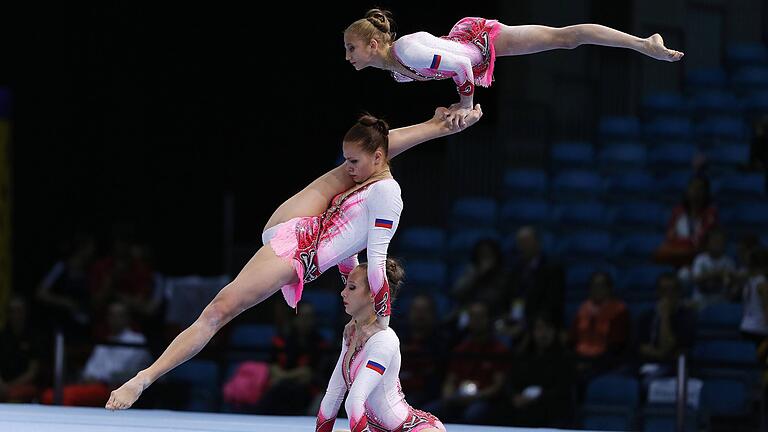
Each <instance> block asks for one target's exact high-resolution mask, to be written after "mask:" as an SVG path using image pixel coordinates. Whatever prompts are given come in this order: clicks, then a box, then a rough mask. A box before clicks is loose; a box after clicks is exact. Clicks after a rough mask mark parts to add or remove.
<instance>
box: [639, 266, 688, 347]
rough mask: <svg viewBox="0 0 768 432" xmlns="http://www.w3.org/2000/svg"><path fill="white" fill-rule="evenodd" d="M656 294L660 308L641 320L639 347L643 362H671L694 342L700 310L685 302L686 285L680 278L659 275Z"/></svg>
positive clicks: (665, 274)
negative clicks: (697, 313)
mask: <svg viewBox="0 0 768 432" xmlns="http://www.w3.org/2000/svg"><path fill="white" fill-rule="evenodd" d="M656 294H657V296H658V300H657V301H656V308H655V309H654V310H652V311H649V312H647V313H646V314H644V315H643V316H641V317H640V319H639V320H638V321H637V323H638V324H637V346H638V353H639V355H640V360H641V361H642V362H666V361H670V360H672V359H674V358H675V356H676V355H677V354H678V353H679V352H681V351H683V350H685V349H687V348H690V347H691V346H692V344H693V342H694V337H695V332H696V311H694V310H693V309H691V308H689V307H687V306H686V305H684V304H683V302H682V301H681V300H682V299H681V298H682V286H681V285H680V281H679V280H678V279H677V276H675V275H674V274H673V273H664V274H662V275H661V276H659V278H658V280H657V282H656Z"/></svg>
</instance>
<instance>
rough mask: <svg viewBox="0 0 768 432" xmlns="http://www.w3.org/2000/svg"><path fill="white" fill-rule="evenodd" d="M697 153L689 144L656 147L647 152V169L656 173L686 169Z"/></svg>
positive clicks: (694, 147) (679, 143) (693, 146)
mask: <svg viewBox="0 0 768 432" xmlns="http://www.w3.org/2000/svg"><path fill="white" fill-rule="evenodd" d="M697 152H698V150H697V149H696V146H695V145H693V144H690V143H681V142H676V143H675V142H672V143H669V144H666V145H663V144H662V145H658V146H656V147H654V149H653V150H651V151H649V152H648V167H649V168H651V169H653V170H657V171H667V170H670V169H680V168H687V167H690V166H691V161H692V160H693V157H694V156H696V153H697Z"/></svg>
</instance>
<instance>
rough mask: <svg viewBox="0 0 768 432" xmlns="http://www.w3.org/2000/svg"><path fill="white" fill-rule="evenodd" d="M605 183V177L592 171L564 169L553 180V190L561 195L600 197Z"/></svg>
mask: <svg viewBox="0 0 768 432" xmlns="http://www.w3.org/2000/svg"><path fill="white" fill-rule="evenodd" d="M603 183H604V182H603V178H602V177H601V176H600V175H599V174H596V173H594V172H592V171H578V170H572V171H563V172H561V173H560V174H558V175H557V176H556V177H555V178H554V180H553V181H552V190H553V192H555V193H557V194H558V195H559V196H566V195H577V196H592V197H599V196H600V194H601V193H602V192H603V190H604V185H603Z"/></svg>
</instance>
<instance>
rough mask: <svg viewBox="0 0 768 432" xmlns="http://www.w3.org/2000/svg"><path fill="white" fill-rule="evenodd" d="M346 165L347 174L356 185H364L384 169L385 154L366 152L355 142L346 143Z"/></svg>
mask: <svg viewBox="0 0 768 432" xmlns="http://www.w3.org/2000/svg"><path fill="white" fill-rule="evenodd" d="M343 151H344V160H345V162H344V165H345V168H346V169H347V174H349V176H350V177H352V180H353V181H354V182H355V183H362V182H364V181H366V180H368V178H369V177H371V176H372V175H374V174H376V173H377V172H378V171H379V170H380V169H381V167H382V161H383V160H384V153H383V152H382V151H381V150H376V151H375V152H373V153H368V152H366V151H365V150H364V149H363V148H362V147H361V146H360V145H359V144H357V143H355V142H346V141H345V142H344V145H343Z"/></svg>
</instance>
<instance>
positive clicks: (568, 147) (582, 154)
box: [549, 142, 595, 169]
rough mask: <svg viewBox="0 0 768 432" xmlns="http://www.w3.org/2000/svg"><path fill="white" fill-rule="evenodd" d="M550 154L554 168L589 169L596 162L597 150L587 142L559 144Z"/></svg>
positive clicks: (551, 149)
mask: <svg viewBox="0 0 768 432" xmlns="http://www.w3.org/2000/svg"><path fill="white" fill-rule="evenodd" d="M549 153H550V160H551V161H552V165H553V167H555V168H558V169H572V168H589V167H591V166H592V165H593V164H594V161H595V149H594V148H593V146H592V144H590V143H587V142H559V143H556V144H553V145H552V147H551V148H550V152H549Z"/></svg>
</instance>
